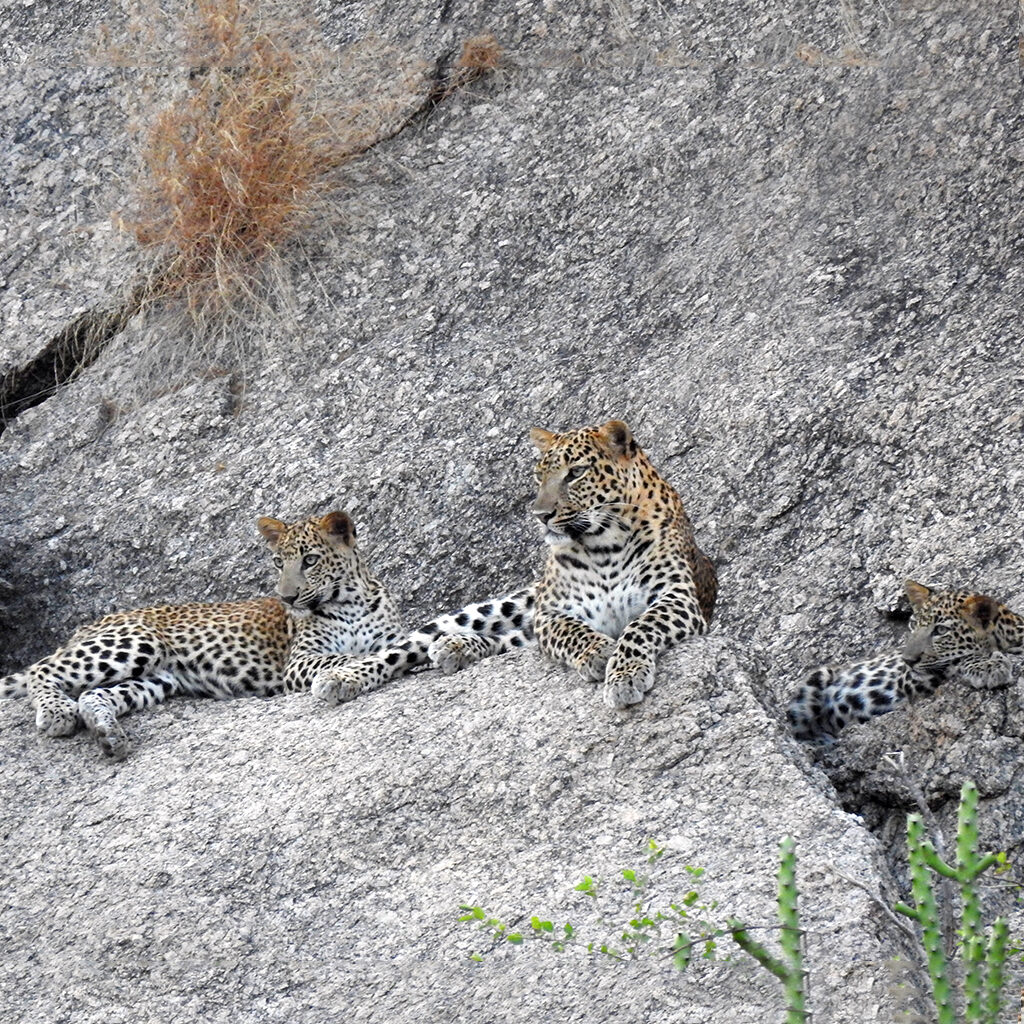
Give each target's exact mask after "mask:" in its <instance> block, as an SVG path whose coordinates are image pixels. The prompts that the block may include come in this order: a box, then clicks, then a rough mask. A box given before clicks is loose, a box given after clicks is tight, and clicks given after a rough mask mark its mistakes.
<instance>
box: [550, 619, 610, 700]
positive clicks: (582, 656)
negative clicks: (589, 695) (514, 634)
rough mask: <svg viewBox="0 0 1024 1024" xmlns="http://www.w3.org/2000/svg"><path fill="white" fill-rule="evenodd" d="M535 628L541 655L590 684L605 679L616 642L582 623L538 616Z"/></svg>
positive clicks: (576, 620)
mask: <svg viewBox="0 0 1024 1024" xmlns="http://www.w3.org/2000/svg"><path fill="white" fill-rule="evenodd" d="M535 628H536V632H537V640H538V641H539V643H540V649H541V651H542V652H543V653H544V654H546V655H547V656H548V657H549V658H551V659H552V660H553V661H558V662H561V663H562V664H563V665H571V666H572V667H573V668H574V669H576V671H577V672H579V674H580V675H581V676H582V677H583V678H584V679H585V680H586V681H587V682H591V683H596V682H600V681H601V680H602V679H604V676H605V670H606V668H607V666H608V661H609V659H610V658H611V656H612V653H613V652H614V650H615V641H614V640H613V639H612V638H611V637H610V636H607V635H606V634H604V633H599V632H598V631H597V630H596V629H594V628H593V627H592V626H588V625H587V624H586V623H585V622H583V621H582V620H581V619H574V618H571V617H570V616H568V615H559V614H551V613H545V612H542V611H538V612H537V617H536V623H535Z"/></svg>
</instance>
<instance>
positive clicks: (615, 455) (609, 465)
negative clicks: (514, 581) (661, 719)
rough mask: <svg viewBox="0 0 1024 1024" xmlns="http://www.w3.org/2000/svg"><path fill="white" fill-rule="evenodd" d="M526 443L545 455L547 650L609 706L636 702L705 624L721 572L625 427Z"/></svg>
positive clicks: (545, 434) (537, 618) (538, 623)
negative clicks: (662, 660) (672, 651)
mask: <svg viewBox="0 0 1024 1024" xmlns="http://www.w3.org/2000/svg"><path fill="white" fill-rule="evenodd" d="M530 437H531V439H532V440H533V443H534V444H535V445H536V446H537V448H538V450H539V451H540V453H541V455H540V460H539V461H538V463H537V468H536V474H535V475H536V480H537V487H538V492H537V500H536V502H535V503H534V506H533V512H534V515H535V516H536V517H537V520H538V522H539V523H540V525H541V527H542V528H543V530H544V541H545V543H546V544H547V546H548V559H547V565H546V567H545V571H544V576H543V578H542V579H541V581H540V583H539V584H538V585H537V595H536V601H537V607H536V612H535V615H534V629H535V630H536V633H537V639H538V640H539V642H540V648H541V650H542V651H543V652H544V653H545V654H546V655H547V656H548V657H550V658H552V659H553V660H554V661H558V662H562V663H563V664H567V665H571V666H572V667H573V668H575V669H576V670H577V671H578V672H579V673H580V675H581V676H582V677H583V678H584V679H587V680H592V681H594V682H599V683H603V699H604V702H605V704H607V705H608V706H609V707H613V708H625V707H628V706H629V705H630V704H636V703H638V702H639V701H641V700H642V699H643V696H644V694H645V693H646V692H647V691H648V690H650V688H651V687H652V686H653V685H654V669H655V662H656V660H657V657H658V655H659V654H661V652H662V651H664V650H665V648H667V647H670V646H671V645H672V644H675V643H678V642H679V641H681V640H685V639H687V638H688V637H692V636H698V635H700V634H702V633H704V632H705V630H706V629H707V627H708V624H709V623H710V621H711V615H712V612H713V610H714V606H715V598H716V596H717V591H718V580H717V576H716V574H715V568H714V565H713V564H712V563H711V560H710V559H709V558H708V557H707V555H705V554H704V552H703V551H701V549H700V548H699V547H697V544H696V542H695V540H694V537H693V528H692V527H691V525H690V520H689V519H688V518H687V515H686V511H685V509H684V507H683V502H682V499H681V498H680V497H679V495H678V494H677V493H676V491H675V490H674V489H673V488H672V486H671V485H670V484H669V483H668V481H666V480H665V479H664V478H663V477H662V476H661V475H660V474H659V473H658V471H657V470H656V469H655V468H654V466H653V465H652V464H651V462H650V461H649V460H648V458H647V456H646V455H645V454H644V453H643V451H642V450H641V449H640V447H639V446H638V445H637V443H636V441H635V440H634V439H633V435H632V433H631V432H630V429H629V427H628V426H626V424H625V423H623V422H621V421H620V420H610V421H609V422H608V423H606V424H604V426H602V427H584V428H583V429H580V430H573V431H570V432H568V433H565V434H553V433H550V432H549V431H546V430H539V429H534V430H533V431H531V434H530Z"/></svg>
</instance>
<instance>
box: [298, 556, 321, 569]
mask: <svg viewBox="0 0 1024 1024" xmlns="http://www.w3.org/2000/svg"><path fill="white" fill-rule="evenodd" d="M319 561H320V556H319V555H306V557H305V558H303V560H302V568H303V569H312V568H313V566H314V565H316V563H317V562H319Z"/></svg>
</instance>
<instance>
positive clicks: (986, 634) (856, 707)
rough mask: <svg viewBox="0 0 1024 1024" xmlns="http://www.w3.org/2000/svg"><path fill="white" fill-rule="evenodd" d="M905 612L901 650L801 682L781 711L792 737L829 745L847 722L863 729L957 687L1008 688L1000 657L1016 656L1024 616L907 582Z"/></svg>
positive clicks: (1022, 644)
mask: <svg viewBox="0 0 1024 1024" xmlns="http://www.w3.org/2000/svg"><path fill="white" fill-rule="evenodd" d="M906 593H907V597H908V598H909V599H910V606H911V608H912V609H913V616H912V618H911V634H910V636H909V637H908V638H907V641H906V643H905V644H904V645H903V647H902V648H900V649H899V650H896V651H887V652H885V653H884V654H879V655H876V656H875V657H874V658H868V659H866V660H865V661H858V662H856V663H854V664H853V665H847V666H845V667H844V666H840V665H822V666H820V667H819V668H816V669H814V671H813V672H811V673H810V674H809V675H807V676H806V677H805V678H804V680H803V682H802V683H801V684H800V686H799V688H798V689H797V691H796V694H795V695H794V697H793V700H792V702H791V703H790V705H789V711H788V717H789V724H790V727H791V728H792V730H793V734H794V735H795V736H796V737H797V739H801V740H817V741H819V742H825V743H829V742H832V741H834V740H835V738H836V736H838V735H839V733H840V731H841V730H842V729H843V728H844V726H847V725H849V724H850V723H851V722H866V721H868V720H869V719H871V718H874V717H876V716H877V715H884V714H885V713H886V712H887V711H891V710H892V709H893V708H894V707H896V706H897V705H898V704H900V703H902V702H903V701H906V700H911V699H912V698H914V697H918V696H922V695H925V694H929V693H933V692H934V691H935V689H936V688H937V687H938V686H939V685H940V684H941V683H944V682H946V681H947V680H949V681H962V682H965V683H967V685H968V686H971V687H973V688H975V689H994V688H995V687H998V686H1005V685H1006V684H1007V683H1009V682H1010V662H1009V660H1008V659H1007V657H1006V655H1007V654H1017V653H1020V652H1021V651H1022V650H1024V617H1022V616H1020V615H1017V614H1016V613H1014V612H1012V611H1010V609H1009V608H1007V607H1006V605H1004V604H1000V603H999V602H998V601H996V600H995V599H994V598H991V597H986V596H985V595H984V594H976V593H974V592H973V591H970V590H929V588H928V587H925V586H922V585H921V584H920V583H915V582H914V581H913V580H907V582H906Z"/></svg>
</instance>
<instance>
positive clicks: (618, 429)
mask: <svg viewBox="0 0 1024 1024" xmlns="http://www.w3.org/2000/svg"><path fill="white" fill-rule="evenodd" d="M597 436H598V437H599V438H600V439H601V443H602V444H603V445H604V446H605V448H606V449H607V451H608V454H609V455H611V456H613V457H615V458H620V457H621V456H623V455H625V456H626V457H627V458H630V459H631V458H632V457H633V456H634V455H636V450H637V445H636V441H634V440H633V431H631V430H630V429H629V427H628V426H626V424H625V423H623V422H622V420H609V421H608V422H607V423H606V424H605V425H604V426H603V427H598V430H597Z"/></svg>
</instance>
